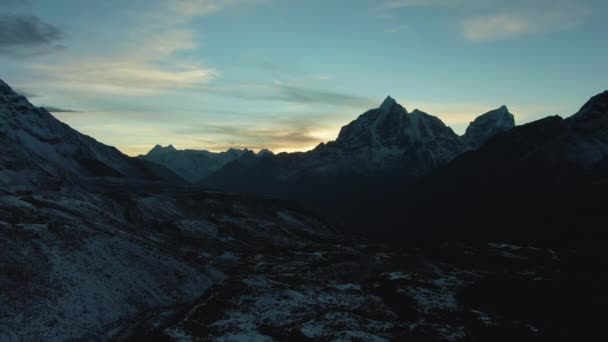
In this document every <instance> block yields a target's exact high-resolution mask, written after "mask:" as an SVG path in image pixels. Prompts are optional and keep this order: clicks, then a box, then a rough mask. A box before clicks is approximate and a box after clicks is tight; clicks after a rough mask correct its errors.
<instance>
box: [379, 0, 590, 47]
mask: <svg viewBox="0 0 608 342" xmlns="http://www.w3.org/2000/svg"><path fill="white" fill-rule="evenodd" d="M591 1H592V0H535V1H528V0H513V1H500V0H389V1H384V2H382V3H381V4H380V6H379V8H380V9H382V10H388V11H390V10H399V9H404V10H405V9H415V8H435V9H442V10H449V11H452V12H453V16H451V17H447V18H448V19H446V20H450V21H452V20H453V21H454V23H455V25H457V26H458V29H459V30H460V32H461V34H462V36H463V37H464V38H465V39H467V40H469V41H472V42H489V41H495V40H506V39H513V38H517V37H523V36H527V35H535V34H542V33H548V32H554V31H560V30H568V29H573V28H575V27H577V26H578V25H580V24H581V23H583V22H584V19H585V18H586V17H587V16H588V15H589V14H590V13H591V11H590V10H589V8H590V3H591Z"/></svg>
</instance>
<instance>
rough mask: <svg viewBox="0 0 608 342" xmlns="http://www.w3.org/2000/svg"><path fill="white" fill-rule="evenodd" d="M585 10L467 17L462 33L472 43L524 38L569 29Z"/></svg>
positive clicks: (581, 19) (581, 18)
mask: <svg viewBox="0 0 608 342" xmlns="http://www.w3.org/2000/svg"><path fill="white" fill-rule="evenodd" d="M588 13H589V12H588V11H587V10H586V9H585V8H571V9H566V8H559V7H558V8H554V9H547V10H544V11H542V12H538V13H536V12H527V13H522V14H517V13H515V14H499V15H490V16H479V17H472V18H467V19H466V20H464V22H463V24H462V33H463V35H464V37H465V38H466V39H468V40H469V41H472V42H487V41H495V40H505V39H511V38H516V37H520V36H525V35H533V34H541V33H546V32H553V31H561V30H569V29H573V28H575V27H576V26H578V25H579V24H580V23H582V22H583V20H584V18H585V17H586V16H587V15H588Z"/></svg>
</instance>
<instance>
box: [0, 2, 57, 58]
mask: <svg viewBox="0 0 608 342" xmlns="http://www.w3.org/2000/svg"><path fill="white" fill-rule="evenodd" d="M9 5H10V3H9ZM65 37H66V34H65V32H63V30H61V29H60V28H58V27H57V26H55V25H52V24H49V23H47V22H44V21H42V20H41V19H40V18H38V17H36V16H20V15H2V16H0V55H5V56H12V57H24V56H32V55H39V54H43V53H47V52H51V51H57V50H62V49H63V48H64V47H63V45H61V44H59V42H60V41H61V40H63V39H64V38H65Z"/></svg>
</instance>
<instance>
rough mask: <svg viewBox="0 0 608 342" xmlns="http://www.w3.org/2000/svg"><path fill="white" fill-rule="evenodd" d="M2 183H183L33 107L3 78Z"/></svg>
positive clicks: (0, 113) (0, 101) (0, 90)
mask: <svg viewBox="0 0 608 342" xmlns="http://www.w3.org/2000/svg"><path fill="white" fill-rule="evenodd" d="M0 142H2V144H1V145H0V148H1V149H2V150H1V151H0V152H1V154H2V157H0V163H1V164H0V169H1V170H2V171H1V173H0V185H2V186H8V185H9V184H10V185H11V186H13V187H15V186H21V187H24V188H31V187H39V186H52V185H53V184H54V185H57V184H59V183H61V182H73V181H74V180H75V179H76V178H91V177H93V178H95V177H97V178H99V177H112V178H131V179H139V180H147V181H166V182H180V181H181V179H180V177H178V176H176V175H175V174H174V173H173V172H170V171H169V170H167V169H165V168H164V167H162V166H158V165H156V164H153V163H149V162H147V161H143V160H138V159H135V158H130V157H128V156H126V155H124V154H123V153H121V152H120V151H118V150H117V149H116V148H114V147H110V146H107V145H104V144H101V143H99V142H97V141H96V140H95V139H93V138H91V137H89V136H86V135H83V134H81V133H79V132H77V131H75V130H73V129H72V128H70V127H69V126H68V125H66V124H64V123H62V122H60V121H59V120H57V119H55V118H54V117H53V116H52V115H51V114H50V113H49V112H48V111H47V110H45V109H44V108H37V107H35V106H33V105H32V104H31V103H30V102H29V101H28V100H27V99H26V98H25V97H23V96H20V95H19V94H17V93H15V92H14V91H13V90H12V89H11V88H10V87H9V86H8V85H7V84H6V83H4V82H3V81H1V80H0Z"/></svg>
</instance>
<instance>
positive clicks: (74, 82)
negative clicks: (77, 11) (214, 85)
mask: <svg viewBox="0 0 608 342" xmlns="http://www.w3.org/2000/svg"><path fill="white" fill-rule="evenodd" d="M259 2H261V1H260V0H258V1H254V0H240V1H239V0H167V1H162V2H158V3H155V4H152V5H147V6H145V7H143V6H142V7H132V8H128V9H125V10H124V13H123V14H127V15H125V18H122V19H123V20H128V23H125V28H124V29H123V28H121V29H120V30H110V29H108V30H107V32H106V36H107V37H111V38H110V39H114V40H113V41H110V42H109V43H108V42H106V43H108V44H110V46H111V50H109V51H103V53H100V54H85V55H83V54H82V53H80V51H72V52H73V53H72V54H71V55H69V56H67V57H66V58H65V60H61V61H55V63H44V64H43V63H37V64H30V65H29V68H30V69H32V70H33V71H35V72H37V74H38V75H40V76H41V77H44V78H45V79H46V81H47V84H48V86H50V87H53V88H54V89H62V90H65V91H69V92H73V93H80V94H83V93H88V94H92V93H94V94H100V93H101V94H106V95H121V96H152V95H158V94H160V93H163V92H167V91H174V90H179V89H195V88H199V89H200V87H201V86H202V85H204V84H206V83H208V82H210V81H212V80H214V79H216V78H218V77H219V76H220V75H221V72H220V71H219V70H217V69H215V68H212V67H208V66H205V65H204V64H205V63H204V61H202V60H200V59H198V58H197V57H195V54H192V53H190V52H192V51H193V50H196V49H198V48H200V45H201V44H200V39H199V37H198V36H197V34H196V32H195V31H194V29H193V28H192V25H191V24H192V22H193V20H195V19H196V18H199V17H202V16H206V15H209V14H212V13H216V12H218V11H221V10H223V9H225V8H229V7H238V6H240V5H246V4H256V3H259ZM73 50H76V49H73ZM66 61H69V62H66Z"/></svg>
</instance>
